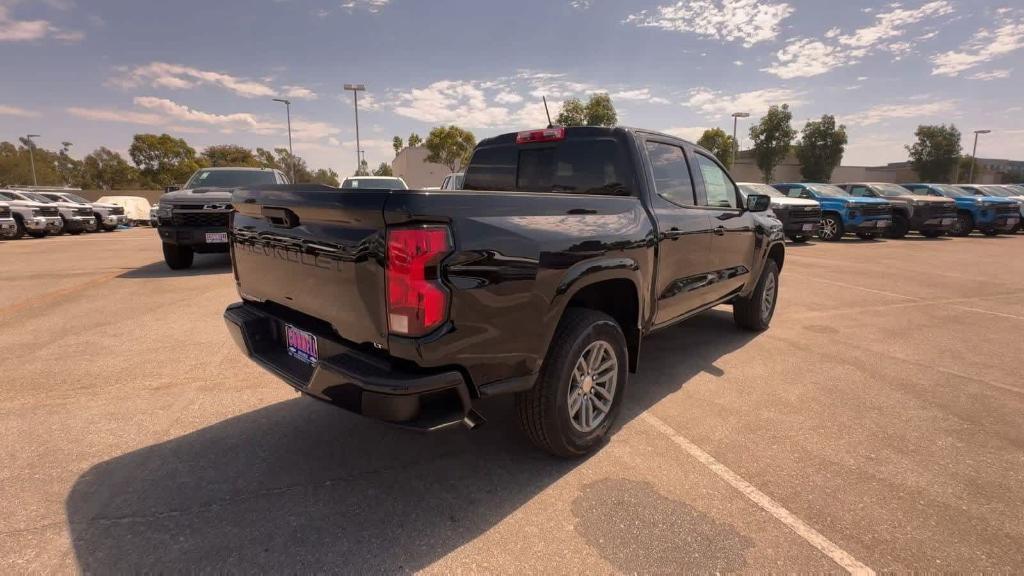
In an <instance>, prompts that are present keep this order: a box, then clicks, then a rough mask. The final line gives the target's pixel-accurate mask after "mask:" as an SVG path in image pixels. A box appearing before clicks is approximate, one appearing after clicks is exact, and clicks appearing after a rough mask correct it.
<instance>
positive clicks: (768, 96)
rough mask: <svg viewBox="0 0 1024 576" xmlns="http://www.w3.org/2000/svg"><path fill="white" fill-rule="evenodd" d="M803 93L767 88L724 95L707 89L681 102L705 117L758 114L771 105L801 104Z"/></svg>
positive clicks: (692, 91) (692, 93) (694, 92)
mask: <svg viewBox="0 0 1024 576" xmlns="http://www.w3.org/2000/svg"><path fill="white" fill-rule="evenodd" d="M803 102H804V99H803V93H801V92H797V91H795V90H790V89H788V88H767V89H764V90H753V91H750V92H741V93H739V94H734V95H731V96H730V95H726V94H723V93H721V92H718V91H715V90H711V89H709V88H695V89H694V90H691V91H690V97H689V98H688V99H687V100H686V101H685V102H683V105H684V106H688V107H690V108H693V109H695V110H698V111H700V112H701V113H703V114H705V115H707V116H724V115H728V114H732V113H733V112H749V113H751V114H759V113H761V112H762V111H767V110H768V107H769V106H771V105H773V104H780V105H781V104H789V105H790V106H791V107H792V106H796V105H799V104H803Z"/></svg>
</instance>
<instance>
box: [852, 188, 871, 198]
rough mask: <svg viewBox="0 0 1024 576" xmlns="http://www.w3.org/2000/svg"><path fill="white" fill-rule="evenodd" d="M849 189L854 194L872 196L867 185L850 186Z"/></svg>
mask: <svg viewBox="0 0 1024 576" xmlns="http://www.w3.org/2000/svg"><path fill="white" fill-rule="evenodd" d="M847 190H849V191H850V195H852V196H871V194H868V187H867V186H850V187H849V188H847Z"/></svg>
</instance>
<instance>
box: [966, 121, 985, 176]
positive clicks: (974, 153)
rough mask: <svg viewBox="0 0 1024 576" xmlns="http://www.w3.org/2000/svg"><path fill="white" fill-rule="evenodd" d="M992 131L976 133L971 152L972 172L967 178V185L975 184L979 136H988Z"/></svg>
mask: <svg viewBox="0 0 1024 576" xmlns="http://www.w3.org/2000/svg"><path fill="white" fill-rule="evenodd" d="M989 132H991V130H975V131H974V149H973V150H971V172H970V174H969V175H968V176H967V183H968V184H974V164H975V163H976V162H977V161H978V134H988V133H989Z"/></svg>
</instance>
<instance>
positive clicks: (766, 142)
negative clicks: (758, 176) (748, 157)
mask: <svg viewBox="0 0 1024 576" xmlns="http://www.w3.org/2000/svg"><path fill="white" fill-rule="evenodd" d="M792 120H793V113H792V112H790V111H789V105H788V104H783V105H782V106H771V107H770V108H768V113H767V114H765V115H764V117H763V118H761V121H760V122H758V123H757V124H755V125H754V126H751V127H750V139H751V140H752V141H753V142H754V159H755V160H756V162H757V167H758V168H760V169H761V173H762V174H763V175H764V181H765V183H770V182H771V181H772V179H773V177H774V176H775V168H776V167H778V165H779V164H782V161H783V160H785V159H786V155H787V154H789V149H790V145H791V144H792V142H793V138H796V130H795V129H794V128H793V126H791V125H790V122H791V121H792Z"/></svg>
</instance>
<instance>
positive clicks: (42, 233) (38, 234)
mask: <svg viewBox="0 0 1024 576" xmlns="http://www.w3.org/2000/svg"><path fill="white" fill-rule="evenodd" d="M25 233H26V234H28V235H29V236H31V237H33V238H46V235H47V234H49V232H47V231H46V230H26V231H25Z"/></svg>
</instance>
